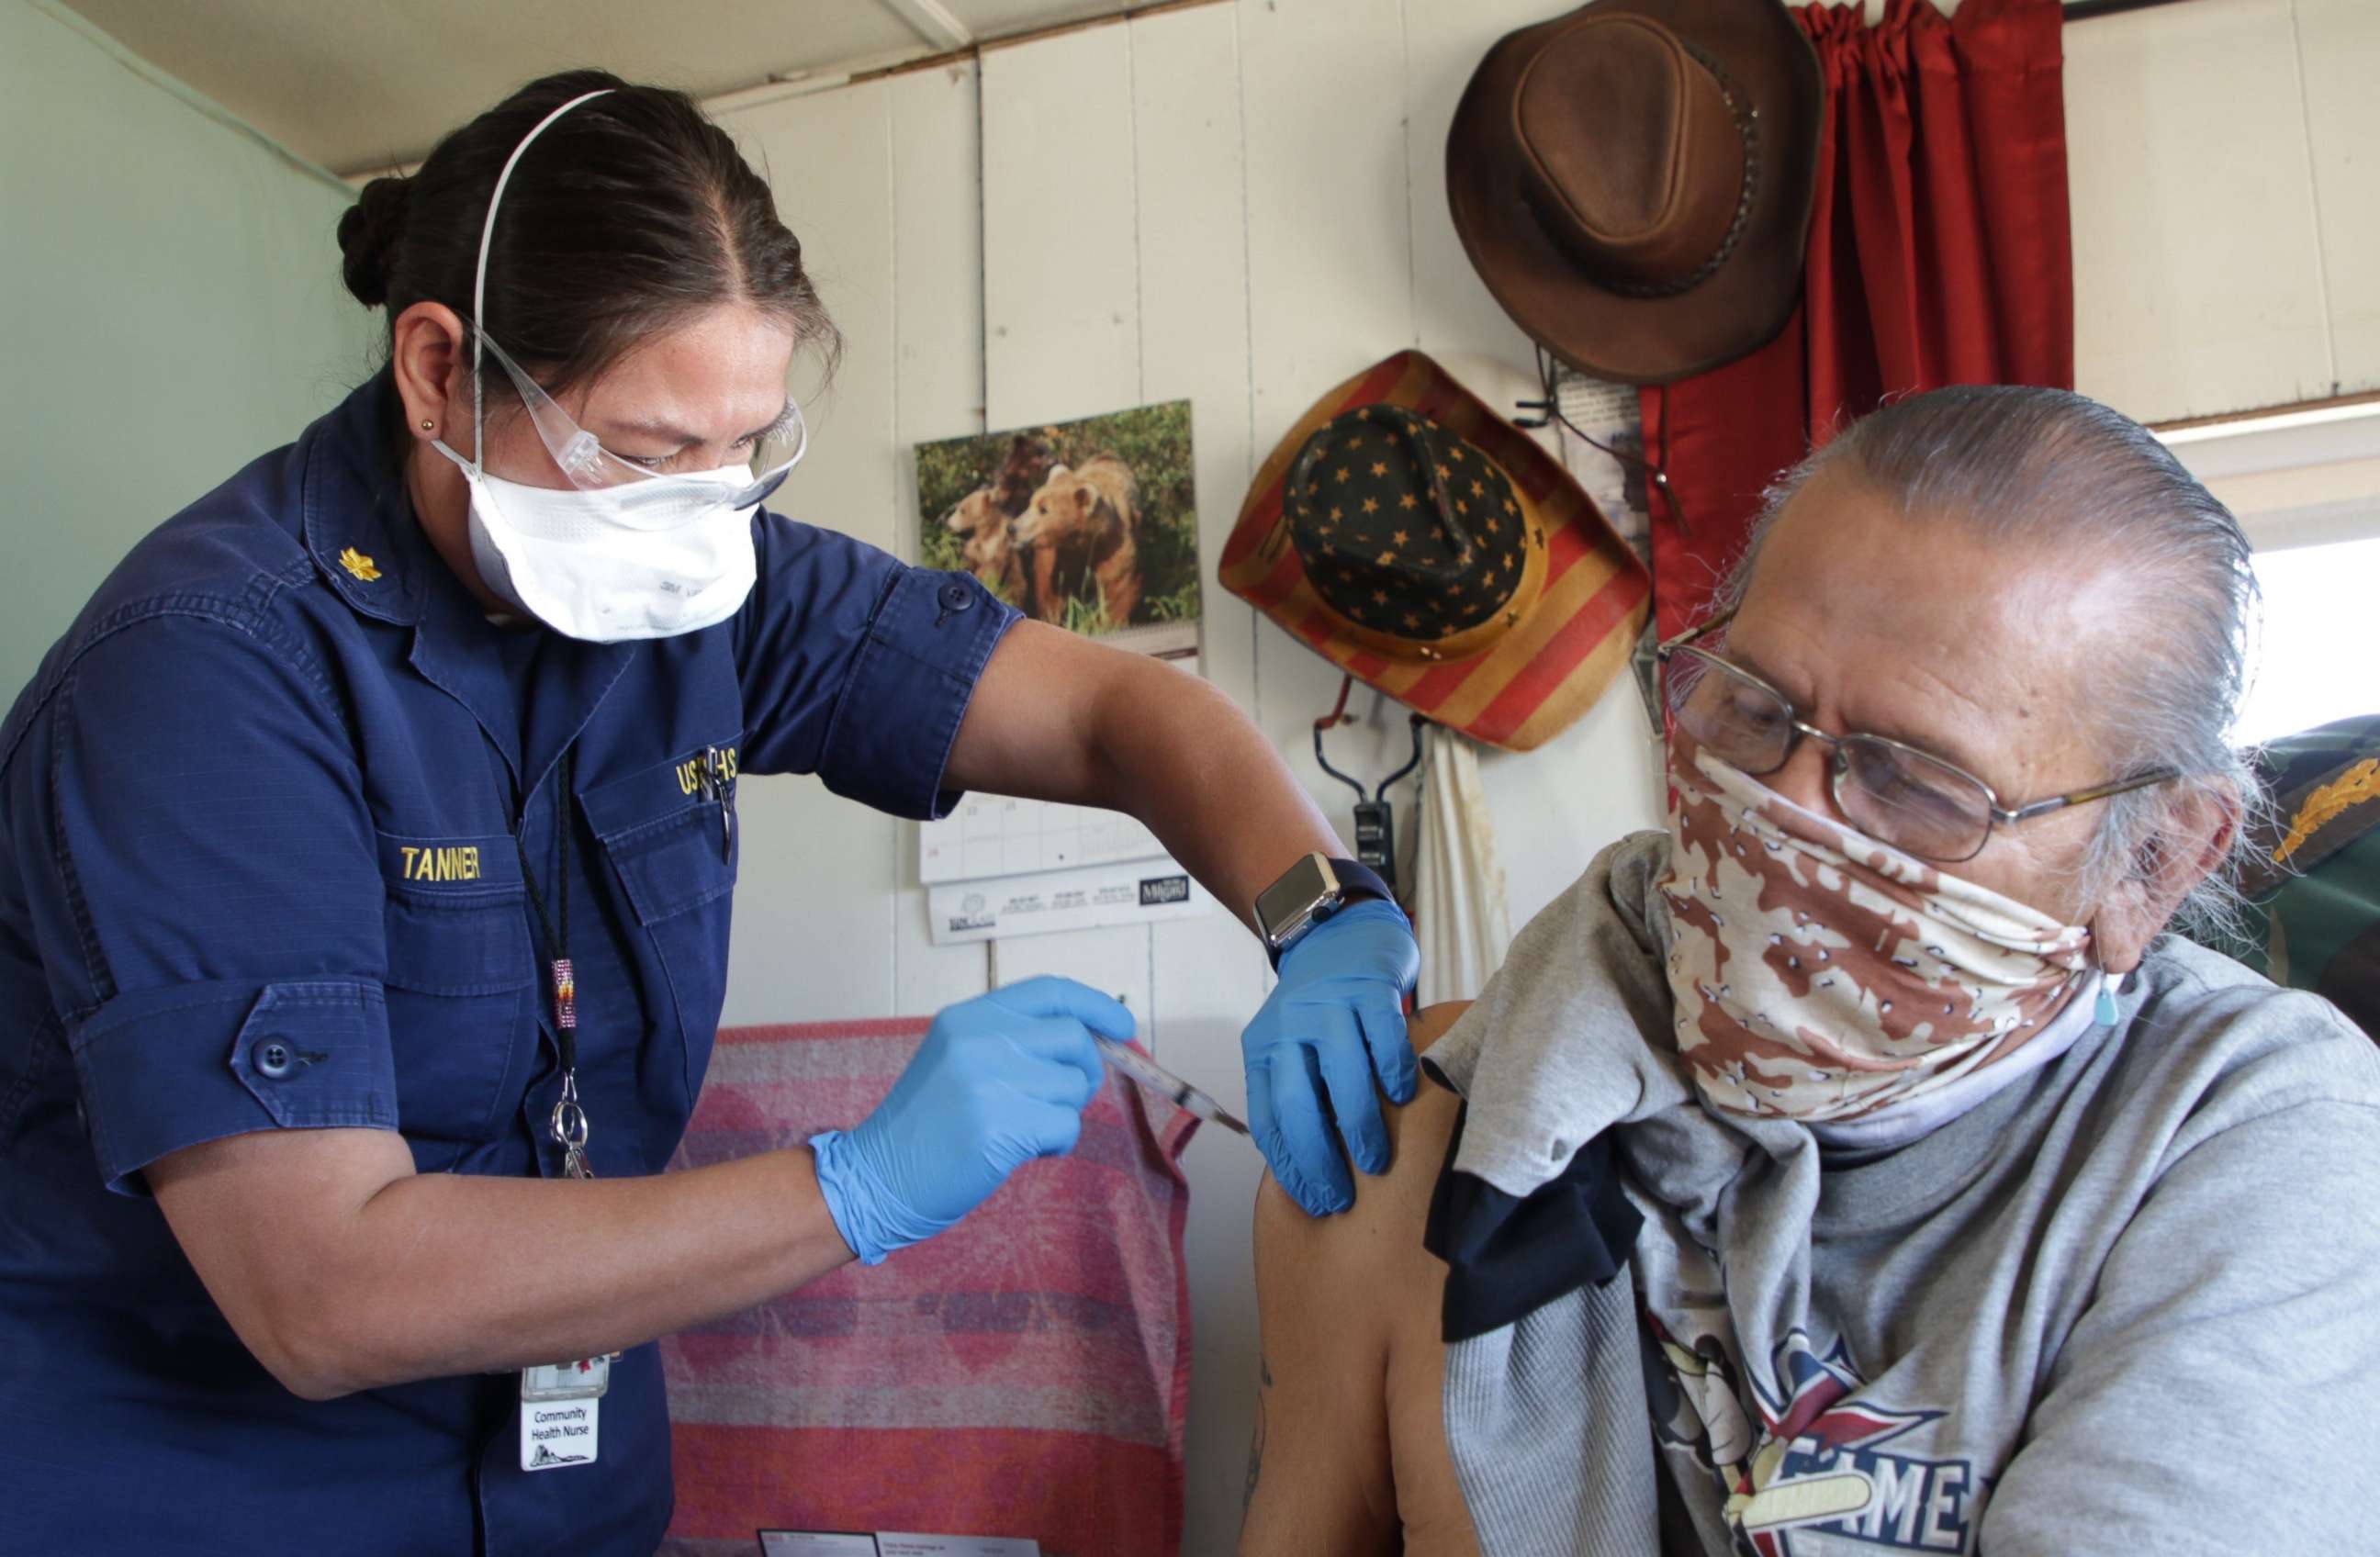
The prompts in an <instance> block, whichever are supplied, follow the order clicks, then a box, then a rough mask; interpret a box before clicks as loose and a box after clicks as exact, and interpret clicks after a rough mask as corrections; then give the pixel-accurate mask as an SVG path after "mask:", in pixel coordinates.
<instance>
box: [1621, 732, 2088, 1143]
mask: <svg viewBox="0 0 2380 1557" xmlns="http://www.w3.org/2000/svg"><path fill="white" fill-rule="evenodd" d="M1679 755H1682V754H1679ZM1660 892H1661V896H1662V897H1663V899H1666V900H1667V902H1668V904H1669V908H1670V923H1671V926H1672V928H1673V934H1672V935H1671V944H1670V960H1669V977H1670V992H1671V994H1672V995H1673V996H1675V997H1676V1001H1677V1035H1678V1048H1679V1051H1680V1053H1681V1054H1682V1056H1684V1058H1685V1059H1686V1061H1687V1063H1688V1065H1689V1066H1690V1067H1691V1068H1692V1069H1693V1072H1694V1082H1695V1085H1696V1086H1697V1087H1698V1088H1700V1089H1701V1092H1702V1094H1703V1098H1704V1101H1705V1102H1706V1103H1707V1104H1709V1105H1710V1106H1711V1107H1713V1108H1715V1109H1718V1110H1720V1111H1722V1112H1726V1113H1731V1114H1744V1115H1761V1116H1783V1117H1787V1118H1794V1119H1803V1120H1826V1119H1849V1118H1854V1117H1858V1116H1863V1115H1869V1114H1874V1113H1875V1112H1876V1111H1877V1110H1879V1109H1882V1108H1887V1107H1889V1106H1891V1105H1892V1104H1897V1103H1902V1102H1905V1101H1908V1100H1910V1099H1912V1098H1915V1097H1919V1096H1922V1095H1924V1094H1925V1093H1927V1092H1933V1091H1935V1090H1936V1089H1937V1088H1939V1087H1942V1086H1945V1085H1947V1084H1949V1082H1951V1081H1954V1080H1958V1079H1959V1078H1961V1077H1962V1076H1965V1075H1968V1074H1969V1073H1971V1072H1973V1071H1975V1070H1978V1069H1980V1068H1983V1067H1984V1066H1986V1065H1989V1064H1990V1063H1991V1062H1992V1061H1993V1060H1995V1059H1998V1058H1999V1057H2000V1056H2003V1055H2005V1054H2008V1053H2010V1051H2012V1050H2014V1049H2015V1048H2017V1047H2018V1046H2019V1045H2020V1044H2023V1043H2024V1042H2025V1041H2026V1040H2027V1039H2028V1038H2030V1037H2032V1036H2033V1035H2034V1033H2036V1032H2040V1031H2041V1029H2042V1027H2043V1025H2044V1024H2045V1023H2046V1022H2047V1020H2049V1018H2050V1017H2052V1016H2053V1015H2055V1014H2056V1013H2057V1012H2058V1010H2059V1009H2060V1008H2062V1007H2063V1006H2064V1004H2065V1002H2066V1000H2067V998H2068V997H2069V996H2070V995H2071V993H2072V992H2073V990H2074V989H2075V987H2076V986H2077V984H2078V983H2079V981H2080V980H2081V979H2082V978H2083V975H2084V974H2085V973H2086V972H2088V971H2089V967H2090V958H2089V953H2088V947H2089V946H2090V939H2091V935H2090V931H2089V930H2087V929H2086V928H2084V927H2083V926H2082V925H2079V924H2060V923H2058V922H2057V921H2056V920H2054V919H2051V918H2050V917H2048V916H2047V915H2046V914H2044V913H2041V912H2040V911H2037V910H2034V909H2031V908H2028V907H2026V906H2025V905H2024V904H2022V903H2020V902H2017V901H2015V900H2014V899H2009V898H2004V897H2002V896H2000V895H1999V894H1998V893H1997V892H1994V891H1991V890H1989V889H1988V888H1986V887H1978V886H1976V885H1975V884H1974V883H1973V882H1971V881H1966V880H1962V879H1961V878H1960V877H1958V876H1955V875H1949V874H1947V873H1945V872H1943V871H1942V870H1940V869H1938V868H1937V867H1936V866H1933V865H1930V864H1927V863H1925V862H1924V861H1922V860H1918V859H1914V858H1913V857H1911V856H1910V855H1907V854H1903V853H1901V852H1900V851H1898V850H1895V849H1892V848H1890V847H1888V846H1887V845H1885V844H1882V843H1878V842H1876V840H1875V839H1871V838H1868V837H1866V836H1865V835H1864V834H1861V833H1858V832H1855V831H1853V830H1852V829H1851V828H1849V827H1843V826H1841V825H1840V824H1839V823H1836V822H1833V821H1830V820H1828V818H1826V817H1824V816H1820V815H1816V814H1815V813H1813V812H1809V811H1805V810H1803V808H1802V807H1800V806H1798V805H1795V804H1793V803H1791V802H1790V801H1788V800H1786V799H1785V798H1784V797H1782V796H1780V795H1779V794H1777V793H1775V792H1774V791H1770V790H1768V789H1766V788H1764V787H1763V786H1761V785H1760V784H1758V783H1756V782H1755V781H1754V780H1753V779H1752V778H1749V777H1747V776H1746V775H1744V774H1743V773H1741V772H1739V771H1737V770H1736V769H1735V768H1732V767H1730V766H1727V765H1726V764H1724V763H1721V762H1718V761H1715V760H1713V759H1712V758H1711V757H1709V756H1708V755H1706V754H1695V756H1694V771H1693V772H1691V773H1689V772H1687V771H1684V770H1683V768H1682V766H1681V764H1680V763H1679V762H1678V761H1677V760H1676V757H1675V756H1673V758H1672V760H1671V763H1670V869H1669V873H1668V874H1667V875H1664V876H1663V877H1662V878H1661V882H1660Z"/></svg>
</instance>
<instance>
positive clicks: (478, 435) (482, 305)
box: [471, 87, 613, 476]
mask: <svg viewBox="0 0 2380 1557" xmlns="http://www.w3.org/2000/svg"><path fill="white" fill-rule="evenodd" d="M611 91H613V89H612V88H610V87H601V88H598V89H597V90H596V91H591V92H582V93H581V94H579V95H578V96H577V97H574V98H572V99H571V100H570V101H569V102H567V103H564V104H563V105H562V106H561V107H559V108H557V109H555V110H554V111H553V113H551V114H548V115H546V116H545V117H544V118H542V119H540V120H539V121H538V122H537V127H536V128H535V129H532V130H530V131H529V132H528V134H527V135H525V136H522V137H521V139H520V144H519V145H517V146H516V147H514V148H513V154H512V155H511V156H509V157H506V158H505V159H504V170H503V171H502V172H500V173H498V174H497V175H496V187H494V188H493V189H492V190H490V191H489V193H488V221H487V224H486V225H485V226H483V227H481V228H480V265H479V270H478V272H476V273H475V274H474V275H473V276H472V278H471V468H472V469H473V470H474V471H476V472H478V473H479V474H480V475H482V476H484V475H486V474H487V463H486V457H485V456H486V453H487V441H486V436H485V433H484V432H483V430H482V428H481V422H480V404H481V401H480V340H481V338H482V337H484V336H485V335H486V333H487V330H486V328H485V326H484V324H483V322H482V321H483V320H485V318H486V311H485V310H486V306H487V301H488V241H489V240H490V239H491V238H492V237H494V236H495V235H496V206H497V204H498V202H500V201H501V200H503V199H504V186H505V185H506V184H508V183H510V182H512V176H513V167H514V164H516V163H518V162H519V161H520V160H521V153H522V152H523V151H528V146H529V142H530V141H532V140H535V139H537V138H538V137H539V136H540V135H543V134H544V133H545V127H546V126H548V125H550V124H552V123H553V121H554V120H556V119H559V118H560V117H562V116H563V115H565V114H567V113H569V112H570V111H571V110H572V109H574V108H576V107H577V106H578V105H579V104H580V103H588V102H591V101H592V100H594V99H596V98H599V97H602V96H605V95H606V94H608V93H610V92H611Z"/></svg>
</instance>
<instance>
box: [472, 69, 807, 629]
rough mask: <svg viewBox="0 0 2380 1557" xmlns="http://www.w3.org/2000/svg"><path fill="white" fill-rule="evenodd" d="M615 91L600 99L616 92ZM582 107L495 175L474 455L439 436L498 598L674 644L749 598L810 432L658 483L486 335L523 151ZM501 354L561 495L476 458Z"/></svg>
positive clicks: (479, 306)
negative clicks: (773, 519)
mask: <svg viewBox="0 0 2380 1557" xmlns="http://www.w3.org/2000/svg"><path fill="white" fill-rule="evenodd" d="M609 90H610V89H608V88H607V89H605V91H609ZM602 95H604V93H603V91H593V92H589V93H587V94H585V96H581V97H576V98H573V99H571V100H570V101H569V102H568V103H564V104H563V105H562V106H561V107H559V108H557V109H555V110H554V111H553V113H551V114H549V115H546V116H545V117H544V118H543V119H541V120H540V121H539V122H538V125H537V127H535V128H534V129H532V130H530V131H529V132H528V134H527V135H525V136H523V137H522V138H521V142H520V144H519V145H518V146H516V147H514V148H513V153H512V155H511V156H510V157H508V158H506V159H505V161H504V168H503V171H502V172H500V173H499V174H498V175H496V184H495V188H494V189H493V190H492V192H491V193H490V195H489V197H488V218H487V225H486V226H485V227H484V228H483V229H482V230H481V232H480V262H479V269H478V272H477V274H476V276H475V277H474V279H473V282H472V288H471V318H470V320H468V323H469V325H470V329H471V450H472V457H470V458H468V459H467V458H465V457H464V456H463V455H461V454H458V453H455V451H454V450H453V449H451V448H448V447H447V446H446V444H445V442H444V441H443V440H438V439H432V440H431V448H433V449H435V450H437V451H438V452H439V453H441V454H443V455H444V456H445V457H446V458H447V459H449V460H451V461H453V462H454V463H455V465H457V466H458V467H460V468H461V470H462V472H463V476H464V478H465V479H466V480H468V482H469V483H470V487H471V509H470V535H471V560H472V561H473V563H474V564H475V565H476V566H477V567H478V568H479V571H480V580H481V582H483V583H484V584H485V585H487V586H488V588H489V589H490V590H491V591H492V592H493V593H494V594H495V595H496V596H497V597H500V598H502V599H504V600H505V601H506V602H508V603H510V604H511V605H513V606H514V607H516V608H517V609H518V610H523V611H526V612H528V614H529V615H531V616H533V617H535V618H537V619H538V620H539V621H540V622H544V623H545V624H546V625H547V626H548V627H551V628H553V630H554V631H555V632H557V633H560V634H564V635H565V636H567V637H572V638H583V639H587V640H589V641H590V642H594V643H621V642H625V641H627V640H630V639H637V638H668V637H674V636H676V635H677V634H681V633H692V632H695V631H698V629H701V628H704V627H710V626H712V625H714V624H716V623H718V622H724V621H725V620H727V618H729V617H731V616H733V615H735V611H736V609H737V608H738V607H740V606H742V605H743V603H744V597H746V596H747V595H748V594H750V593H751V591H752V582H753V578H754V575H755V573H756V571H757V570H756V565H755V561H754V555H753V549H752V515H753V513H754V511H755V510H756V509H758V508H759V504H760V501H761V500H762V499H763V498H766V497H767V496H768V495H769V494H770V493H771V492H772V491H774V490H775V489H777V486H778V484H779V483H781V482H783V480H784V478H785V476H786V474H787V473H788V472H789V471H791V470H792V469H793V468H794V466H795V465H797V464H799V463H800V462H801V457H802V455H803V453H806V452H807V449H808V447H809V432H808V428H807V427H806V426H803V425H802V424H801V421H800V416H799V412H798V409H797V408H796V407H795V406H793V405H791V404H788V406H787V411H788V414H789V416H792V417H793V419H794V422H795V426H796V427H797V428H799V429H800V432H801V441H800V442H799V443H798V444H797V445H796V446H795V450H794V453H793V457H792V458H790V459H787V460H785V461H784V462H783V463H782V464H780V465H776V466H774V467H773V468H771V469H770V470H767V471H765V472H762V473H760V474H759V475H757V476H756V475H755V474H754V473H753V472H752V470H751V469H750V468H749V467H748V466H746V465H726V466H722V468H720V469H718V470H703V471H692V472H686V473H682V474H671V475H662V474H658V473H656V472H653V471H650V470H647V469H645V468H644V467H643V466H641V465H634V464H631V463H630V462H628V461H626V460H624V459H622V458H620V457H619V456H618V455H616V454H614V453H612V452H611V451H609V450H607V449H605V448H604V447H603V446H602V444H601V442H599V441H597V440H596V438H595V437H594V435H593V434H591V433H589V432H588V431H586V430H585V429H584V428H580V427H579V426H578V424H577V422H576V421H575V420H573V419H572V418H571V416H570V415H569V414H568V413H567V412H565V410H563V408H562V407H561V406H560V405H559V404H555V403H554V400H553V396H551V395H549V394H547V393H546V392H545V390H544V388H543V387H542V386H540V384H539V383H538V382H537V381H536V380H534V379H531V378H530V377H529V376H528V372H527V371H526V370H524V369H523V368H521V366H520V365H519V364H518V363H516V362H515V361H514V360H513V359H512V358H511V357H510V356H507V355H505V353H504V349H503V348H502V347H501V346H498V345H497V344H496V343H495V342H494V341H493V340H492V339H490V338H489V336H488V332H487V331H486V330H485V329H483V328H482V327H481V326H480V322H479V321H480V318H481V316H482V314H483V312H484V308H485V305H486V301H487V286H488V240H489V238H490V237H492V235H494V233H495V230H496V206H497V203H498V202H499V201H501V200H502V199H504V186H505V184H506V183H508V182H509V181H510V180H511V178H512V175H513V166H514V164H515V163H518V162H519V161H520V156H521V153H522V152H523V151H527V150H528V146H529V143H530V142H531V141H533V140H535V139H537V138H538V137H539V136H540V135H541V134H543V133H544V131H545V128H546V127H547V126H548V125H551V124H553V121H554V120H556V119H558V118H560V117H562V115H565V114H567V113H568V112H570V110H572V109H573V108H576V107H577V106H578V105H579V104H580V103H585V102H587V101H588V100H589V98H597V97H601V96H602ZM487 356H493V357H494V358H495V359H496V362H497V364H498V366H500V367H502V368H504V373H505V375H506V376H507V377H508V378H510V379H511V380H512V382H513V387H514V389H515V390H516V392H518V393H519V395H520V399H521V404H522V406H523V407H524V408H525V409H526V410H527V411H528V416H529V421H530V423H531V424H532V425H533V426H534V427H535V428H537V433H538V438H539V441H540V442H542V443H543V444H544V445H545V449H546V452H547V453H549V454H551V455H552V456H553V464H554V467H555V469H556V471H557V472H558V473H559V474H560V475H561V477H562V478H563V479H564V480H565V481H567V482H569V483H570V485H569V486H567V487H532V486H528V485H527V484H525V483H522V482H518V481H508V480H506V479H504V477H500V476H492V475H490V474H489V473H488V472H487V470H486V469H485V468H484V467H483V466H482V465H481V464H480V453H481V452H482V451H484V450H485V449H486V447H487V441H486V440H487V428H486V417H485V416H484V414H483V404H482V403H483V398H484V397H483V395H482V393H481V389H482V380H481V379H480V372H481V370H482V369H483V368H484V366H485V358H486V357H487Z"/></svg>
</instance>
